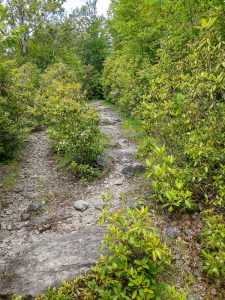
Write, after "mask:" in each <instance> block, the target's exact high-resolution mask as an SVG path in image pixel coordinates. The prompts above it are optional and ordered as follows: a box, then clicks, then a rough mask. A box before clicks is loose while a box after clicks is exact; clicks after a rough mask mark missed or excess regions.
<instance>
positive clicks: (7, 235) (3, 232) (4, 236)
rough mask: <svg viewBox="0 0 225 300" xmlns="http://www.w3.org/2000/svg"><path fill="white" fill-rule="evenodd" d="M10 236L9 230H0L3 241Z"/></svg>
mask: <svg viewBox="0 0 225 300" xmlns="http://www.w3.org/2000/svg"><path fill="white" fill-rule="evenodd" d="M9 236H10V232H9V231H8V230H4V229H1V230H0V242H3V241H4V240H5V239H7V238H8V237H9Z"/></svg>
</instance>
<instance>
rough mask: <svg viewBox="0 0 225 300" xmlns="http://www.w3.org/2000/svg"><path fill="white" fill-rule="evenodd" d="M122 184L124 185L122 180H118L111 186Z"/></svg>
mask: <svg viewBox="0 0 225 300" xmlns="http://www.w3.org/2000/svg"><path fill="white" fill-rule="evenodd" d="M123 183H124V180H123V179H118V180H116V181H114V182H112V184H111V185H123Z"/></svg>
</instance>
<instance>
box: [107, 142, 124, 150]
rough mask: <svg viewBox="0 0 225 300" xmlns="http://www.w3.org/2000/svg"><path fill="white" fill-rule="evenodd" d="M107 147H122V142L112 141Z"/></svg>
mask: <svg viewBox="0 0 225 300" xmlns="http://www.w3.org/2000/svg"><path fill="white" fill-rule="evenodd" d="M105 146H106V147H107V148H113V149H120V148H122V147H121V145H120V143H118V142H112V143H109V144H106V145H105Z"/></svg>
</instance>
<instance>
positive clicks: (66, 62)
mask: <svg viewBox="0 0 225 300" xmlns="http://www.w3.org/2000/svg"><path fill="white" fill-rule="evenodd" d="M63 3H64V1H63V0H56V1H51V0H41V1H39V0H37V1H26V0H19V1H16V0H11V1H10V2H7V3H5V2H3V1H0V166H1V165H2V164H6V163H9V162H10V161H12V160H13V159H15V157H16V155H17V150H19V149H23V145H24V141H25V140H26V137H27V136H28V134H29V133H31V132H32V131H35V130H45V131H46V132H47V134H48V136H49V138H50V141H51V145H52V149H53V151H54V153H56V154H57V155H58V157H59V158H60V160H61V164H62V165H63V166H64V167H66V168H67V169H68V170H70V171H72V172H73V173H74V174H76V176H77V177H79V178H80V177H96V176H97V175H98V174H99V169H98V166H97V157H98V156H99V155H101V154H102V152H103V148H102V145H101V144H102V143H101V139H102V134H101V132H100V129H99V116H98V114H97V112H96V110H95V109H94V108H92V107H91V105H90V104H89V103H88V101H89V100H94V99H102V98H104V99H105V100H106V101H108V102H109V103H111V104H113V105H114V107H116V108H117V109H119V110H120V111H121V112H122V113H123V114H124V115H125V116H126V117H129V118H131V119H133V120H134V122H138V124H141V125H139V126H141V132H143V136H142V134H141V135H140V137H138V141H140V146H139V154H138V155H139V157H140V158H141V159H143V160H144V161H146V166H147V169H146V174H145V179H146V191H147V193H148V194H147V197H146V198H147V199H146V207H147V206H148V205H149V206H150V205H152V203H153V204H154V205H156V207H157V208H159V207H161V212H162V213H165V214H168V213H169V215H170V216H171V217H174V218H176V214H177V215H181V214H188V215H191V214H197V215H198V217H200V219H201V222H202V229H201V233H200V234H199V235H198V236H197V238H196V239H197V241H198V242H199V243H200V244H201V249H200V251H199V253H198V256H199V257H200V259H201V261H202V266H200V267H199V268H201V270H202V272H203V277H204V279H205V280H207V282H208V283H209V284H211V285H212V286H213V284H215V282H216V287H217V289H219V291H220V290H221V291H222V293H223V291H224V284H225V208H224V206H225V18H224V16H225V4H224V1H223V0H210V1H205V0H188V1H186V0H173V1H172V0H139V1H134V0H111V4H110V7H109V14H108V18H105V17H104V16H99V15H98V13H97V8H96V4H97V1H94V0H93V1H86V3H85V5H83V6H82V7H81V8H77V9H75V10H74V11H72V12H71V13H70V14H67V13H65V11H64V9H63V6H62V5H63ZM99 224H100V225H103V224H106V225H107V233H106V234H105V237H104V242H103V246H102V250H103V248H106V249H107V250H108V253H107V254H105V252H104V251H103V253H102V255H101V256H100V261H99V263H98V264H97V265H96V266H95V267H94V268H93V269H92V273H91V274H87V275H84V276H83V277H79V278H76V279H75V280H74V282H72V283H67V282H65V283H64V284H63V286H62V287H61V288H59V289H54V288H53V289H52V288H50V289H49V290H48V291H47V293H46V295H45V296H42V297H40V298H38V299H55V300H59V299H61V300H62V299H63V300H64V299H118V300H119V299H140V300H141V299H143V300H144V299H156V300H160V299H169V300H173V299H174V300H175V299H177V300H179V299H180V300H182V299H183V300H184V299H187V297H188V295H187V293H186V292H185V291H184V290H183V289H182V288H180V287H179V288H176V287H173V286H168V285H167V284H166V283H163V280H162V279H161V274H162V273H163V272H166V270H167V268H169V267H170V263H171V257H172V254H171V253H170V252H171V251H170V249H169V246H168V245H166V244H164V243H163V242H162V241H161V237H160V235H159V234H158V232H157V229H156V228H154V226H153V225H152V220H151V218H150V217H149V213H148V209H147V208H144V207H142V208H141V209H122V208H121V209H120V210H119V211H117V212H114V213H112V212H111V211H110V210H109V211H108V210H107V208H104V209H103V212H102V216H101V218H100V220H99ZM224 294H225V292H224ZM222 297H223V296H222ZM218 299H219V300H220V299H221V300H222V298H218Z"/></svg>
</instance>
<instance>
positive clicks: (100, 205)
mask: <svg viewBox="0 0 225 300" xmlns="http://www.w3.org/2000/svg"><path fill="white" fill-rule="evenodd" d="M102 207H103V204H96V205H95V209H97V210H102Z"/></svg>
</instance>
